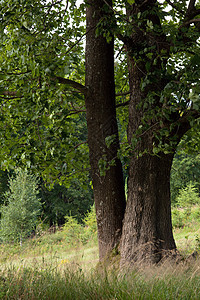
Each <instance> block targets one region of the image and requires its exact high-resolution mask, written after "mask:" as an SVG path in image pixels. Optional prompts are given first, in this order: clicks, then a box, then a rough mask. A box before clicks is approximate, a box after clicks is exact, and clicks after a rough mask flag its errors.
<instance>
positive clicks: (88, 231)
mask: <svg viewBox="0 0 200 300" xmlns="http://www.w3.org/2000/svg"><path fill="white" fill-rule="evenodd" d="M83 223H84V232H83V236H84V242H88V240H90V239H94V238H95V237H96V236H97V220H96V212H95V206H94V205H93V206H92V207H91V210H90V211H88V213H87V215H86V216H85V218H84V219H83Z"/></svg>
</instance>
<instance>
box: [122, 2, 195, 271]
mask: <svg viewBox="0 0 200 300" xmlns="http://www.w3.org/2000/svg"><path fill="white" fill-rule="evenodd" d="M153 6H154V13H151V9H152V7H153ZM156 7H157V6H156V1H154V0H149V1H145V2H143V1H139V0H138V1H135V4H134V5H133V6H129V9H127V15H128V17H130V16H132V19H133V20H134V15H137V14H138V13H139V12H140V13H141V14H142V13H145V18H144V19H143V20H141V24H142V25H141V27H140V28H139V27H138V24H137V23H134V22H133V24H132V26H133V34H132V36H131V38H130V39H128V40H125V45H126V48H127V54H128V57H129V62H128V64H129V84H130V91H131V97H130V104H129V125H128V141H129V143H130V144H131V143H132V138H133V136H134V134H135V135H136V137H137V138H138V140H137V144H136V147H135V149H134V152H133V156H132V158H131V161H130V172H129V180H128V199H127V206H126V213H125V218H124V226H123V233H122V241H121V265H122V266H123V265H125V264H131V263H136V262H137V263H145V264H146V263H150V264H151V263H158V262H159V261H161V260H162V259H163V258H166V257H168V256H169V255H170V256H171V254H173V255H174V254H176V253H177V251H176V244H175V241H174V238H173V233H172V222H171V201H170V171H171V165H172V160H173V156H174V154H175V150H176V146H177V145H178V143H179V141H180V139H181V137H182V136H183V134H184V133H185V132H186V131H187V130H188V129H189V128H190V124H189V122H188V121H187V118H185V119H184V117H183V118H182V121H180V120H181V117H180V113H179V112H178V110H177V111H174V110H172V112H171V113H170V105H171V104H170V101H169V102H167V99H166V103H163V102H162V101H161V100H160V96H159V95H161V92H162V90H163V89H164V87H165V86H166V84H167V83H168V82H169V80H170V79H169V78H168V76H167V75H165V74H166V72H165V67H166V62H167V60H166V59H165V58H164V59H162V52H163V53H165V56H166V55H167V54H168V55H169V42H167V38H166V36H165V34H164V33H163V32H162V29H161V26H160V21H159V18H158V16H157V15H156V14H155V11H156ZM146 19H148V20H150V21H151V22H152V26H155V28H156V30H157V31H156V30H155V32H154V33H153V32H151V34H148V30H147V22H146ZM142 22H143V23H142ZM152 46H155V47H154V51H153V55H151V60H150V59H149V57H148V56H146V55H145V51H144V48H146V49H151V47H152ZM137 49H140V51H141V50H143V53H141V52H140V56H138V57H137V53H138V52H137ZM133 53H134V54H135V53H136V55H133ZM133 57H135V59H134V58H133ZM155 58H156V60H155ZM153 62H154V63H153ZM147 63H149V66H151V68H150V70H151V71H150V72H149V74H150V75H149V77H148V78H149V81H148V83H147V84H146V86H145V87H144V88H141V83H142V82H143V81H144V80H145V78H146V76H147V68H146V66H147ZM151 74H152V75H151ZM149 93H151V95H153V96H152V97H151V100H150V101H149V99H150V98H148V96H149ZM166 105H168V111H169V114H168V116H167V118H165V116H164V114H163V115H162V110H164V109H166V107H165V106H166ZM155 107H156V109H157V112H158V111H159V114H158V115H156V110H155V116H154V115H152V111H153V109H154V108H155ZM150 112H151V114H150ZM145 119H146V121H145V122H146V125H148V126H147V127H146V128H147V129H146V130H143V131H142V132H141V133H140V134H139V133H138V129H139V128H140V126H142V125H143V124H144V123H143V122H144V120H145ZM172 123H173V124H174V127H173V129H170V124H172ZM163 127H165V128H166V129H168V132H169V135H168V136H167V137H163V136H160V139H163V144H165V145H166V144H170V142H171V141H173V147H172V148H171V151H170V152H169V153H168V154H164V152H159V153H157V154H156V155H154V153H153V152H154V151H153V148H154V147H155V146H156V145H157V143H158V140H157V139H156V138H155V135H154V133H155V132H157V134H158V135H159V132H161V130H162V128H163Z"/></svg>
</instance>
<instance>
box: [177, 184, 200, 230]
mask: <svg viewBox="0 0 200 300" xmlns="http://www.w3.org/2000/svg"><path fill="white" fill-rule="evenodd" d="M199 221H200V197H199V192H198V190H197V188H196V187H195V186H194V184H193V183H191V182H190V183H189V184H188V185H187V186H186V188H183V189H182V190H180V192H179V196H178V197H177V205H176V207H174V208H173V209H172V224H173V227H174V228H180V227H183V226H188V225H190V224H191V222H199Z"/></svg>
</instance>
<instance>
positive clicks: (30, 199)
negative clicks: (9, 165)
mask: <svg viewBox="0 0 200 300" xmlns="http://www.w3.org/2000/svg"><path fill="white" fill-rule="evenodd" d="M38 193H39V191H38V180H37V178H36V177H35V175H32V174H31V173H29V172H28V170H27V169H26V170H22V169H16V174H15V176H13V177H11V178H10V180H9V190H8V191H7V192H6V194H5V203H4V205H2V206H1V223H0V237H1V239H2V240H3V241H16V240H18V241H19V240H20V243H21V242H22V239H24V238H25V237H27V236H28V235H30V234H31V232H32V231H33V230H34V228H35V226H36V224H37V221H38V216H39V214H40V210H41V202H40V199H39V197H38Z"/></svg>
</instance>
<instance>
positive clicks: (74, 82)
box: [52, 76, 87, 95]
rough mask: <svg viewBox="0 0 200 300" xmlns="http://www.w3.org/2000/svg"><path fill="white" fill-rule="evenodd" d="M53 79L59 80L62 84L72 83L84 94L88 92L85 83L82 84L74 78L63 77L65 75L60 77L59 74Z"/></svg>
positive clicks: (72, 85) (71, 84)
mask: <svg viewBox="0 0 200 300" xmlns="http://www.w3.org/2000/svg"><path fill="white" fill-rule="evenodd" d="M52 80H55V81H58V82H59V83H61V84H66V85H70V86H71V87H73V88H75V89H76V90H78V91H79V92H81V93H82V94H84V95H85V94H86V91H87V88H86V87H85V86H84V85H82V84H80V83H78V82H76V81H73V80H71V79H67V78H63V77H59V76H55V77H53V78H52Z"/></svg>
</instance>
